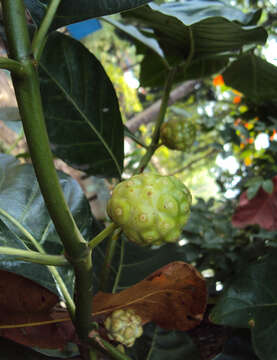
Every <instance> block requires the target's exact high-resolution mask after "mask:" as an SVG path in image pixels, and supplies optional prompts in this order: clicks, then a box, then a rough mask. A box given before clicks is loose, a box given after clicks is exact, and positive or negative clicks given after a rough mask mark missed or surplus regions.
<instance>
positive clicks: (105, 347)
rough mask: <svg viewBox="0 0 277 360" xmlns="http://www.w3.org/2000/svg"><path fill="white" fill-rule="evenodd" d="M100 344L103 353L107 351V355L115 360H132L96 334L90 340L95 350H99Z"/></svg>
mask: <svg viewBox="0 0 277 360" xmlns="http://www.w3.org/2000/svg"><path fill="white" fill-rule="evenodd" d="M99 344H101V347H102V352H103V351H105V353H107V354H109V355H110V356H111V357H112V358H113V359H115V360H132V359H131V358H130V357H129V356H127V355H125V354H123V353H122V352H121V351H119V350H117V349H116V348H115V347H114V346H113V345H111V344H110V343H109V342H108V341H106V340H104V339H103V338H101V337H100V335H98V334H97V333H96V334H95V335H94V336H93V337H92V338H91V339H90V345H91V346H92V347H93V348H99ZM100 349H101V348H100Z"/></svg>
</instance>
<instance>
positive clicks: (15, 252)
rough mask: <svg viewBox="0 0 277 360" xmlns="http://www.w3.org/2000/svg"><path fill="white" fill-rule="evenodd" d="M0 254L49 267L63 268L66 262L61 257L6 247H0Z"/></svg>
mask: <svg viewBox="0 0 277 360" xmlns="http://www.w3.org/2000/svg"><path fill="white" fill-rule="evenodd" d="M0 254H2V255H11V256H15V257H17V258H20V260H23V261H28V262H32V263H35V264H42V265H51V266H65V265H68V261H67V260H66V258H65V257H64V256H62V255H47V254H40V253H38V252H36V251H32V250H23V249H15V248H11V247H7V246H0Z"/></svg>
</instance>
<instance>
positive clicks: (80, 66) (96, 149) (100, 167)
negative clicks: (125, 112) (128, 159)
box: [40, 33, 124, 177]
mask: <svg viewBox="0 0 277 360" xmlns="http://www.w3.org/2000/svg"><path fill="white" fill-rule="evenodd" d="M40 80H41V93H42V99H43V106H44V110H45V117H46V122H47V129H48V132H49V137H50V141H51V146H52V150H53V152H54V153H55V154H56V155H57V156H58V157H60V158H61V159H63V160H64V161H65V162H67V163H68V164H69V165H70V166H72V167H75V168H77V169H80V170H82V171H85V172H87V173H88V174H93V175H102V176H107V177H108V176H115V177H120V174H121V171H122V167H123V152H124V149H123V124H122V120H121V115H120V110H119V105H118V100H117V97H116V94H115V91H114V88H113V85H112V83H111V81H110V80H109V78H108V76H107V75H106V73H105V71H104V69H103V67H102V66H101V64H100V63H99V61H98V60H97V59H96V58H95V57H94V56H93V55H92V54H91V53H90V52H89V51H88V50H87V49H86V48H85V47H84V46H83V45H82V44H80V43H79V42H78V41H76V40H74V39H72V38H70V37H68V36H65V35H62V34H60V33H53V34H52V35H51V36H50V37H49V39H48V41H47V44H46V47H45V49H44V52H43V57H42V59H41V64H40Z"/></svg>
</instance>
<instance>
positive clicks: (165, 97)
mask: <svg viewBox="0 0 277 360" xmlns="http://www.w3.org/2000/svg"><path fill="white" fill-rule="evenodd" d="M175 73H176V68H172V69H171V70H170V71H169V73H168V76H167V79H166V82H165V86H164V92H163V96H162V102H161V107H160V110H159V114H158V117H157V119H156V122H155V129H154V132H153V134H152V141H151V144H150V145H149V147H148V149H147V151H146V154H145V155H144V156H143V157H142V159H141V161H140V164H139V166H138V168H137V169H136V171H135V172H134V174H140V173H142V172H143V171H144V169H145V168H146V166H147V164H148V163H149V161H150V160H151V157H152V156H153V154H154V152H155V151H156V149H157V148H158V143H159V137H160V127H161V126H162V123H163V121H164V117H165V114H166V110H167V106H168V100H169V95H170V91H171V88H172V85H173V81H174V77H175Z"/></svg>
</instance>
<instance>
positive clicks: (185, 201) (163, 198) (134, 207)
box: [107, 174, 191, 245]
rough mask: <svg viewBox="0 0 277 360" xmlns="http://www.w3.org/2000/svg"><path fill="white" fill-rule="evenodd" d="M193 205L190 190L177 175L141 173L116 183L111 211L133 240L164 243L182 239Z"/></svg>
mask: <svg viewBox="0 0 277 360" xmlns="http://www.w3.org/2000/svg"><path fill="white" fill-rule="evenodd" d="M190 205H191V194H190V192H189V190H188V189H187V187H186V186H185V185H184V184H183V183H182V182H181V181H179V180H178V179H177V178H175V177H174V176H161V175H157V174H140V175H135V176H133V177H132V178H131V179H129V180H125V181H123V182H121V183H119V184H118V185H117V186H116V187H115V189H114V191H113V193H112V197H111V198H110V200H109V202H108V205H107V212H108V214H109V216H110V217H111V219H112V220H113V221H114V223H116V224H117V225H119V226H120V227H121V228H122V230H123V232H124V233H125V235H126V236H127V238H128V239H129V240H131V241H133V242H135V243H137V244H139V245H161V244H163V243H167V242H169V243H170V242H175V241H177V240H178V238H179V236H180V233H181V231H182V228H183V226H184V225H185V223H186V222H187V220H188V217H189V214H190Z"/></svg>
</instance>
